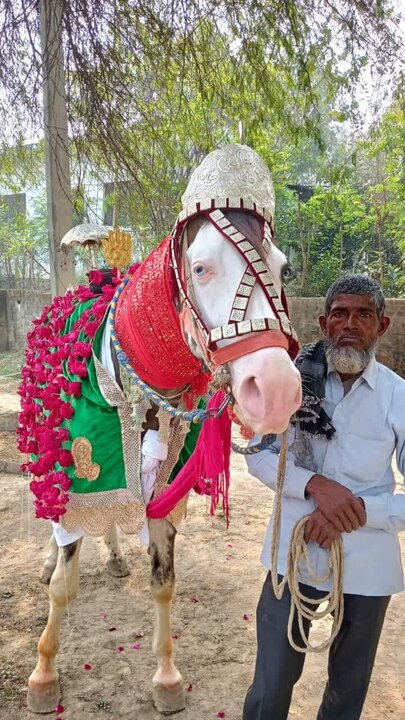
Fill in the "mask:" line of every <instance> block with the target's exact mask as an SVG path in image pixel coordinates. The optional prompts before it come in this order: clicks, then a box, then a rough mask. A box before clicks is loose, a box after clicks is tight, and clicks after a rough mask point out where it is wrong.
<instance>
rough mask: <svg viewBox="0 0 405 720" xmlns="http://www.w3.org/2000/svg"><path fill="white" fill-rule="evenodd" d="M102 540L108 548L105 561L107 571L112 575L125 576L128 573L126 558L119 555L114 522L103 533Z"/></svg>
mask: <svg viewBox="0 0 405 720" xmlns="http://www.w3.org/2000/svg"><path fill="white" fill-rule="evenodd" d="M104 542H105V544H106V546H107V548H108V560H107V562H106V568H107V571H108V572H109V573H110V575H113V576H114V577H126V576H127V575H129V574H130V570H129V568H128V565H127V563H126V560H124V558H123V557H122V555H121V550H120V546H119V542H118V532H117V526H116V524H115V523H113V524H112V525H111V528H110V530H109V531H108V533H107V534H106V535H104Z"/></svg>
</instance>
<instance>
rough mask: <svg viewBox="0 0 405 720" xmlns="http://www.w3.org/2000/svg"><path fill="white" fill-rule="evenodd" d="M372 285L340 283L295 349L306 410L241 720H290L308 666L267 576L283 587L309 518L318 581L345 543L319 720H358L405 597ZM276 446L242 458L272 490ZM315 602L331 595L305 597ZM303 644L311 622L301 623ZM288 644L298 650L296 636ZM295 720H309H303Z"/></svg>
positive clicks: (387, 395) (404, 385)
mask: <svg viewBox="0 0 405 720" xmlns="http://www.w3.org/2000/svg"><path fill="white" fill-rule="evenodd" d="M384 310H385V302H384V296H383V294H382V291H381V289H380V287H379V286H378V285H377V283H376V282H374V281H373V280H371V279H370V278H368V277H366V276H363V275H352V276H348V277H343V278H341V279H340V280H338V281H337V282H335V283H334V284H333V285H332V287H331V288H330V289H329V291H328V293H327V296H326V302H325V315H322V316H321V317H320V319H319V321H320V326H321V329H322V332H323V334H324V336H325V339H324V340H321V341H320V342H318V343H312V344H310V345H307V346H305V347H304V348H303V350H302V352H301V354H300V356H299V358H298V359H297V366H298V368H299V370H300V372H301V376H302V381H303V390H304V402H303V405H302V407H301V409H300V411H299V412H298V413H297V416H296V419H295V420H294V424H293V425H291V427H290V428H289V455H288V461H287V469H286V478H285V485H284V496H283V508H282V524H281V538H280V552H279V566H278V568H277V569H276V568H270V562H269V558H270V536H271V523H270V526H269V528H268V530H267V534H266V539H265V543H264V548H263V553H262V561H263V564H264V565H265V567H266V568H268V569H269V574H268V575H267V578H266V581H265V583H264V586H263V590H262V594H261V598H260V601H259V604H258V608H257V659H256V669H255V674H254V679H253V684H252V685H251V687H250V688H249V690H248V693H247V696H246V700H245V706H244V711H243V720H286V718H287V716H288V710H289V706H290V702H291V695H292V691H293V687H294V684H295V683H296V682H297V680H298V679H299V677H300V675H301V673H302V670H303V666H304V660H305V655H304V654H303V653H300V652H297V651H296V650H294V649H293V648H292V647H291V646H290V644H289V642H288V639H287V623H288V614H289V608H290V595H289V592H288V591H287V590H285V591H284V596H283V598H282V599H281V600H277V599H276V598H275V596H274V594H273V590H272V584H271V576H270V573H271V572H278V574H279V576H281V575H283V574H284V572H285V569H286V554H287V548H288V544H289V539H290V535H291V531H292V529H293V526H294V525H295V523H296V522H297V521H298V520H299V519H300V518H302V517H303V516H304V515H307V514H310V519H309V520H308V522H307V525H306V540H307V541H308V543H309V545H308V550H309V556H310V560H311V564H312V567H313V568H314V569H315V570H316V573H317V575H318V576H322V575H324V574H325V573H326V571H327V553H326V551H325V549H327V548H329V547H330V546H331V544H332V542H333V540H334V539H335V538H337V537H338V536H339V535H341V537H342V540H343V550H344V577H343V592H344V618H343V624H342V627H341V629H340V632H339V634H338V636H337V637H336V639H335V640H334V642H333V644H332V646H331V648H330V651H329V663H328V682H327V684H326V688H325V691H324V695H323V699H322V703H321V707H320V709H319V712H318V715H317V720H358V718H360V715H361V711H362V707H363V704H364V700H365V698H366V694H367V689H368V685H369V682H370V677H371V672H372V669H373V664H374V659H375V654H376V650H377V646H378V641H379V638H380V633H381V629H382V626H383V622H384V617H385V613H386V610H387V607H388V603H389V601H390V597H391V595H392V594H393V593H397V592H400V591H401V590H403V587H404V586H403V572H402V566H401V556H400V548H399V541H398V532H400V531H401V530H405V495H402V494H394V486H395V482H394V475H393V471H392V468H391V462H392V458H393V454H394V452H395V453H396V461H397V466H398V469H399V471H400V473H401V475H402V476H404V471H405V381H404V380H403V379H401V378H400V377H399V376H398V375H396V374H395V373H394V372H392V371H391V370H389V369H388V368H386V367H384V366H383V365H381V364H380V363H378V362H377V361H376V359H375V356H374V353H375V348H376V344H377V342H378V339H379V337H381V335H383V334H384V333H385V331H386V330H387V328H388V326H389V322H390V321H389V318H388V317H386V316H385V314H384ZM279 448H280V438H277V440H276V442H275V443H274V444H273V446H271V450H263V451H262V452H260V453H258V454H257V455H251V456H249V457H248V461H247V462H248V467H249V471H250V472H251V473H252V475H254V476H255V477H257V478H259V480H261V481H262V482H263V483H265V484H266V485H268V486H269V487H271V488H272V489H274V488H275V482H276V477H277V464H278V451H279ZM300 580H301V582H302V586H301V587H302V590H303V592H304V594H305V595H306V596H309V597H312V598H314V599H315V600H318V599H319V601H320V602H321V600H322V597H323V595H324V594H325V591H326V590H328V589H329V588H330V586H329V585H328V584H327V583H325V584H318V585H316V586H315V587H314V586H313V584H312V585H310V580H309V579H308V577H306V576H301V577H300ZM305 628H306V632H309V622H308V621H305ZM293 634H294V639H295V641H296V642H297V643H298V644H300V643H299V639H298V638H299V636H298V634H297V627H296V623H295V627H294V633H293ZM302 720H309V718H307V716H305V717H303V718H302Z"/></svg>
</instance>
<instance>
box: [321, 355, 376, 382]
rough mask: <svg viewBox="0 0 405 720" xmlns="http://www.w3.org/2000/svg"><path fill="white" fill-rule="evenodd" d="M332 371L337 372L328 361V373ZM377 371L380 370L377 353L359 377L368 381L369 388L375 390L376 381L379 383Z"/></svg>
mask: <svg viewBox="0 0 405 720" xmlns="http://www.w3.org/2000/svg"><path fill="white" fill-rule="evenodd" d="M332 372H336V371H335V368H334V367H333V366H332V365H331V364H330V362H329V361H328V375H329V374H330V373H332ZM377 372H378V368H377V361H376V359H375V355H373V357H372V358H371V360H370V362H369V364H368V365H367V366H366V367H365V368H364V370H363V372H362V373H361V375H360V377H359V378H357V379H358V380H360V378H363V379H364V380H365V381H366V383H367V385H368V386H369V388H370V389H371V390H374V389H375V386H376V383H377Z"/></svg>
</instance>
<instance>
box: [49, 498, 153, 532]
mask: <svg viewBox="0 0 405 720" xmlns="http://www.w3.org/2000/svg"><path fill="white" fill-rule="evenodd" d="M61 520H62V523H61V524H62V525H63V527H64V528H65V529H66V530H67V532H73V531H74V530H77V528H80V529H81V530H83V534H84V535H92V536H93V537H99V536H100V535H105V534H106V533H107V532H108V531H109V530H110V529H111V527H112V525H113V523H116V524H117V525H118V526H119V527H120V528H121V529H122V531H123V532H124V533H126V534H127V535H136V534H138V533H139V532H140V531H141V529H142V527H143V524H144V522H145V505H144V504H143V503H135V502H131V503H128V504H127V505H115V506H113V507H91V508H90V507H84V508H80V507H76V508H68V511H67V513H66V514H65V515H63V516H62V517H61Z"/></svg>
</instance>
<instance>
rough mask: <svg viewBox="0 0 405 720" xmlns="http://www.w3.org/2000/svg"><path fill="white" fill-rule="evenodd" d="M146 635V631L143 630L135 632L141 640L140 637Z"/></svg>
mask: <svg viewBox="0 0 405 720" xmlns="http://www.w3.org/2000/svg"><path fill="white" fill-rule="evenodd" d="M144 636H145V633H144V632H143V630H137V631H136V633H135V639H136V640H139V639H140V638H143V637H144Z"/></svg>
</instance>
